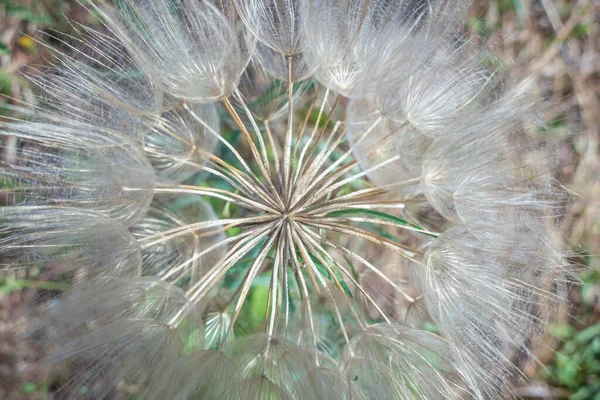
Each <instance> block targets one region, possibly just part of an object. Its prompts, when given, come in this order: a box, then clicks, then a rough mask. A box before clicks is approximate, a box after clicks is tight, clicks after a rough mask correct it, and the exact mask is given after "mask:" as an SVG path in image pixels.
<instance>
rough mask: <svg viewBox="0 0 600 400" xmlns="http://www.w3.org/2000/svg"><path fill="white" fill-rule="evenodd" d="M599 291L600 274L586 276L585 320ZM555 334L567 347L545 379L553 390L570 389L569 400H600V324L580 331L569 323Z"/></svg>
mask: <svg viewBox="0 0 600 400" xmlns="http://www.w3.org/2000/svg"><path fill="white" fill-rule="evenodd" d="M599 289H600V271H591V272H589V273H587V274H585V276H584V277H583V285H582V288H581V295H582V303H583V310H582V312H583V318H584V319H585V316H586V315H588V314H590V313H589V312H590V311H591V308H592V307H594V306H595V304H596V303H597V301H598V297H600V290H599ZM552 334H553V335H554V336H555V337H556V338H558V339H560V340H563V341H564V346H563V348H562V349H561V350H560V351H559V352H558V353H557V354H556V356H555V358H554V362H553V364H551V365H549V366H548V367H547V368H546V369H544V371H543V372H542V374H541V377H542V378H543V379H544V380H546V381H547V382H548V383H549V384H551V385H552V386H560V387H565V388H567V389H569V390H570V391H571V393H572V394H571V395H570V397H569V400H600V322H597V321H596V322H595V323H591V324H590V325H589V326H587V327H585V328H582V329H579V330H578V329H576V328H575V327H573V325H570V324H567V323H563V324H559V325H554V326H553V327H552Z"/></svg>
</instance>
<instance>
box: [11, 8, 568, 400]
mask: <svg viewBox="0 0 600 400" xmlns="http://www.w3.org/2000/svg"><path fill="white" fill-rule="evenodd" d="M450 3H451V2H448V1H442V0H435V1H421V0H392V1H390V0H277V1H267V0H114V1H113V2H111V4H105V3H104V2H100V1H98V2H92V4H91V6H90V7H91V10H92V11H93V12H94V13H96V14H97V15H98V16H99V19H100V21H101V24H100V26H97V27H94V28H91V27H77V31H76V32H75V33H74V34H73V36H71V37H68V38H55V39H57V40H58V41H60V42H61V45H60V46H58V49H57V48H50V47H49V51H50V52H52V54H53V56H54V58H55V60H56V63H55V65H54V66H53V67H52V68H46V69H42V70H40V71H34V72H33V73H32V80H33V81H34V82H35V83H36V84H37V85H38V86H39V87H40V92H41V93H40V96H39V98H38V99H37V100H38V101H37V102H36V104H35V105H33V108H32V112H31V118H30V119H29V120H28V121H15V122H12V123H9V124H4V125H3V130H2V131H1V132H0V135H2V137H3V139H4V140H3V146H4V145H5V144H6V143H8V139H9V138H10V140H11V141H13V142H14V141H16V148H17V156H16V157H14V158H4V159H2V160H1V163H2V173H3V182H4V187H5V189H4V190H5V192H7V193H8V195H9V196H8V197H9V200H10V203H11V205H10V206H9V207H4V208H2V209H1V210H0V218H1V221H2V225H1V228H0V232H1V235H0V268H1V269H0V273H2V274H8V273H11V271H14V270H35V271H43V272H44V273H45V274H46V275H47V276H51V277H55V278H56V279H66V280H68V281H69V282H70V286H71V287H72V289H71V290H70V291H69V293H66V294H64V295H62V296H61V297H60V299H59V301H57V302H56V303H52V305H51V306H49V307H48V309H47V310H46V311H45V312H44V313H43V314H42V315H41V316H39V318H37V319H36V321H35V323H34V325H35V330H36V332H37V331H39V332H37V333H40V332H42V333H43V335H42V336H43V339H44V340H46V341H48V342H49V343H50V344H52V348H53V349H54V350H53V352H52V353H51V355H50V356H49V359H50V361H54V362H65V361H67V362H71V363H74V364H73V365H78V366H81V368H77V370H78V371H79V373H78V374H77V377H76V378H74V379H72V380H70V381H69V382H67V386H68V387H67V388H66V389H65V390H76V392H75V393H77V395H78V396H80V397H79V398H88V397H89V398H119V397H124V398H128V397H131V398H143V399H215V400H216V399H241V398H244V399H298V400H300V399H307V400H308V399H377V400H379V399H390V400H391V399H448V398H450V399H463V398H477V399H488V398H494V399H496V398H501V397H504V396H510V379H511V377H512V376H513V375H516V374H517V373H518V368H517V367H516V366H515V365H513V363H512V361H513V360H512V358H513V355H514V354H516V353H518V352H522V351H528V350H529V345H530V344H531V343H533V342H535V338H536V337H537V336H539V335H541V334H542V333H543V332H544V328H545V326H546V324H547V323H548V321H549V320H550V319H551V317H552V311H554V310H555V309H556V305H557V304H559V303H560V302H561V301H562V299H563V292H564V282H565V276H566V274H567V272H568V271H567V268H566V267H567V266H566V263H565V260H564V256H563V254H562V251H563V249H562V246H561V242H560V240H559V238H557V235H556V233H555V232H554V229H553V225H554V223H555V222H554V220H555V217H556V216H557V214H558V210H559V206H560V200H561V196H559V193H560V191H559V190H558V189H557V187H556V185H555V184H553V182H552V181H551V179H549V178H547V177H546V176H545V174H544V169H545V167H544V166H542V167H540V165H541V164H542V163H546V162H547V161H548V160H550V159H551V158H552V153H551V151H550V150H548V149H547V148H541V147H540V146H539V143H537V142H536V143H532V140H531V139H530V133H531V131H532V129H531V128H532V127H534V126H535V122H536V119H537V116H536V112H537V108H538V107H537V104H536V103H535V102H532V101H531V100H530V99H529V92H530V86H529V85H528V84H527V82H524V83H520V84H518V85H516V86H515V87H514V88H507V86H508V85H507V84H505V83H506V82H505V81H506V80H507V79H506V78H507V76H506V73H505V72H504V71H502V70H501V68H499V67H496V68H495V67H493V66H490V65H491V64H490V57H489V55H486V54H483V53H482V52H481V51H480V50H477V49H473V48H472V46H471V45H470V44H469V43H468V41H466V40H464V39H463V38H462V36H461V35H460V27H461V24H462V23H463V21H464V14H465V11H466V4H465V3H466V2H465V1H456V2H452V4H450ZM501 75H502V76H501ZM532 158H533V159H534V160H533V161H534V162H533V163H532ZM211 204H212V205H216V204H217V205H222V204H226V206H225V209H223V210H221V209H218V210H217V211H215V210H213V208H212V207H211ZM221 208H222V206H221ZM261 282H265V283H264V284H262V283H261ZM261 299H262V300H261ZM257 321H258V322H257ZM431 323H433V324H434V325H435V326H436V327H437V328H438V331H439V334H434V333H431V332H428V331H425V330H424V327H425V326H431Z"/></svg>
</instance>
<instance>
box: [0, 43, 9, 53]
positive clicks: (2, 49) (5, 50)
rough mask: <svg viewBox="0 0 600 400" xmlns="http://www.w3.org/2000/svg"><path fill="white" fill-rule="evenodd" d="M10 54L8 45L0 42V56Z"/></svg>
mask: <svg viewBox="0 0 600 400" xmlns="http://www.w3.org/2000/svg"><path fill="white" fill-rule="evenodd" d="M8 54H10V50H9V49H8V46H7V45H6V43H4V42H0V56H5V55H8Z"/></svg>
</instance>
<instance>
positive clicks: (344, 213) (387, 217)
mask: <svg viewBox="0 0 600 400" xmlns="http://www.w3.org/2000/svg"><path fill="white" fill-rule="evenodd" d="M361 214H362V215H368V216H369V217H373V218H375V219H379V220H382V221H387V222H391V223H393V224H396V225H398V226H402V227H408V228H412V229H414V230H415V231H417V232H419V233H422V234H423V235H427V236H430V237H433V238H435V237H437V236H436V235H434V234H432V233H428V232H425V229H423V227H421V226H419V225H416V224H412V223H410V222H408V221H407V220H405V219H402V218H399V217H396V216H395V215H392V214H388V213H384V212H381V211H376V210H371V209H368V208H351V209H347V210H338V211H332V212H330V213H328V214H326V215H325V218H339V217H342V218H343V217H352V216H355V215H361Z"/></svg>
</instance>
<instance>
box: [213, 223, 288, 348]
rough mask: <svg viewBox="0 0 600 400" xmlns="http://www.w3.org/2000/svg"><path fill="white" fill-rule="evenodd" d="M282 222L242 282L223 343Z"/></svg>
mask: <svg viewBox="0 0 600 400" xmlns="http://www.w3.org/2000/svg"><path fill="white" fill-rule="evenodd" d="M281 224H282V222H281V221H280V222H279V224H278V225H277V226H276V227H275V228H274V229H272V232H273V234H272V235H271V237H270V238H269V240H268V241H267V243H265V244H264V246H263V247H262V248H261V250H260V251H259V253H258V255H257V256H256V260H254V262H253V263H252V266H251V267H250V269H249V270H248V272H247V273H246V275H245V276H244V280H243V282H242V284H241V287H242V290H241V292H240V296H239V298H238V301H237V303H236V305H235V309H234V312H233V316H232V318H231V321H230V323H229V327H228V328H227V333H226V334H225V337H224V338H223V342H222V343H223V344H224V343H226V342H227V338H228V337H229V335H230V334H231V332H232V330H233V325H234V324H235V321H236V320H237V318H238V317H239V315H240V311H241V310H242V306H243V305H244V302H245V301H246V297H247V296H248V293H249V292H250V287H251V285H252V281H253V280H254V278H256V275H257V274H258V271H259V270H260V267H261V266H262V264H263V261H264V260H265V258H266V257H267V254H268V253H269V251H270V250H271V247H273V243H274V242H275V240H276V239H277V238H278V237H279V234H280V233H281Z"/></svg>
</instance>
